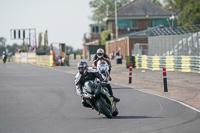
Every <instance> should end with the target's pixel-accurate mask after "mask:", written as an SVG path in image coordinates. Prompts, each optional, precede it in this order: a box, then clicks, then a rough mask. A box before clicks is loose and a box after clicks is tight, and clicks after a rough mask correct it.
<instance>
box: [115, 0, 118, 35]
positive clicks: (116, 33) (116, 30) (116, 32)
mask: <svg viewBox="0 0 200 133" xmlns="http://www.w3.org/2000/svg"><path fill="white" fill-rule="evenodd" d="M115 38H116V39H117V38H118V27H117V0H115Z"/></svg>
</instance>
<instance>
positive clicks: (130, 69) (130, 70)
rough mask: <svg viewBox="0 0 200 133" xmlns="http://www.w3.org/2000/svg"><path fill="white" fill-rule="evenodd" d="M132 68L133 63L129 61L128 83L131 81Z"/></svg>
mask: <svg viewBox="0 0 200 133" xmlns="http://www.w3.org/2000/svg"><path fill="white" fill-rule="evenodd" d="M132 69H133V64H132V63H130V66H129V84H131V83H132Z"/></svg>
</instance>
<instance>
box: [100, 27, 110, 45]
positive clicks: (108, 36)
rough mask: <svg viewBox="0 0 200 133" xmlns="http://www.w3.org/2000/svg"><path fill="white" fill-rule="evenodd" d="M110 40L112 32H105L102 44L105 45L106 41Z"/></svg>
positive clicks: (102, 36)
mask: <svg viewBox="0 0 200 133" xmlns="http://www.w3.org/2000/svg"><path fill="white" fill-rule="evenodd" d="M108 40H110V31H109V30H104V31H103V32H102V33H101V44H102V45H105V44H106V41H108Z"/></svg>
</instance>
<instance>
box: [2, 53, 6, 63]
mask: <svg viewBox="0 0 200 133" xmlns="http://www.w3.org/2000/svg"><path fill="white" fill-rule="evenodd" d="M2 60H3V63H4V64H5V63H6V55H3V56H2Z"/></svg>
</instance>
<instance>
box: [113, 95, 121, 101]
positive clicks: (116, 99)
mask: <svg viewBox="0 0 200 133" xmlns="http://www.w3.org/2000/svg"><path fill="white" fill-rule="evenodd" d="M112 97H113V100H114V101H115V102H119V101H120V99H119V98H117V97H115V96H112Z"/></svg>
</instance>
